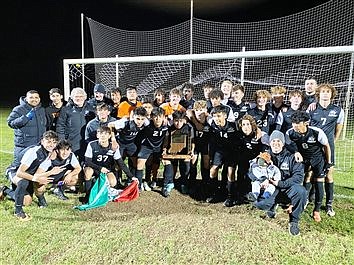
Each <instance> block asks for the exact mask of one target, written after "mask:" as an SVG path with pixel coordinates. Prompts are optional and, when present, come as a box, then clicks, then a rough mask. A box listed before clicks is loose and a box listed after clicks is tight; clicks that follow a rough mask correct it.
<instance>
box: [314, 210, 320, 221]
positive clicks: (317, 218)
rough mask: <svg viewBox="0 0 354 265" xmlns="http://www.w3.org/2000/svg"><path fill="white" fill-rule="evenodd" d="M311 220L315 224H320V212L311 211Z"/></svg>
mask: <svg viewBox="0 0 354 265" xmlns="http://www.w3.org/2000/svg"><path fill="white" fill-rule="evenodd" d="M312 218H313V220H314V221H315V222H316V223H319V222H321V215H320V212H317V211H313V213H312Z"/></svg>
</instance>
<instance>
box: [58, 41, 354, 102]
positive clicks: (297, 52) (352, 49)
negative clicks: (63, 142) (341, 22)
mask: <svg viewBox="0 0 354 265" xmlns="http://www.w3.org/2000/svg"><path fill="white" fill-rule="evenodd" d="M345 53H348V54H349V53H352V54H354V45H353V46H352V45H351V46H333V47H316V48H300V49H281V50H260V51H240V52H225V53H203V54H181V55H163V56H135V57H107V58H85V59H64V60H63V68H64V69H63V70H64V96H65V99H68V97H69V94H70V79H69V71H70V68H69V65H72V64H81V65H85V64H103V63H137V62H140V63H149V62H167V61H201V60H220V59H236V58H256V57H258V58H262V57H263V58H265V57H278V56H283V57H285V56H303V55H321V54H345Z"/></svg>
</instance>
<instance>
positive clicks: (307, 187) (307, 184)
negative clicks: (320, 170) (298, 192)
mask: <svg viewBox="0 0 354 265" xmlns="http://www.w3.org/2000/svg"><path fill="white" fill-rule="evenodd" d="M311 186H312V183H311V182H306V183H304V187H305V189H306V192H307V198H308V197H309V194H310V190H311Z"/></svg>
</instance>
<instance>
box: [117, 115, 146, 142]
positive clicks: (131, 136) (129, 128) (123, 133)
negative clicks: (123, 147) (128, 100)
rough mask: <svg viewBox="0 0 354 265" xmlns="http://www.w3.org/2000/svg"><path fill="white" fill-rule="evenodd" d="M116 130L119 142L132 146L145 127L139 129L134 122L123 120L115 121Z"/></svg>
mask: <svg viewBox="0 0 354 265" xmlns="http://www.w3.org/2000/svg"><path fill="white" fill-rule="evenodd" d="M115 128H116V129H117V131H118V135H117V141H118V142H119V143H120V144H131V143H134V140H135V138H136V136H137V135H138V133H139V131H141V130H142V129H143V128H144V126H142V127H140V128H139V127H138V126H136V123H135V122H134V121H133V120H131V121H130V120H127V119H125V118H123V119H120V120H118V121H115Z"/></svg>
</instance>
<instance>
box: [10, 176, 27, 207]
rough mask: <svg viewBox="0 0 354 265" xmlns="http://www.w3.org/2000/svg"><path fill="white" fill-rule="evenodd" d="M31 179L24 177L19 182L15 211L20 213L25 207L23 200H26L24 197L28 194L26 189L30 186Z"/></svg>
mask: <svg viewBox="0 0 354 265" xmlns="http://www.w3.org/2000/svg"><path fill="white" fill-rule="evenodd" d="M28 184H29V181H28V180H26V179H22V180H20V181H19V182H18V183H17V187H16V190H15V194H14V197H15V213H19V212H22V211H23V209H22V207H23V201H24V197H25V194H26V189H27V187H28Z"/></svg>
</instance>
